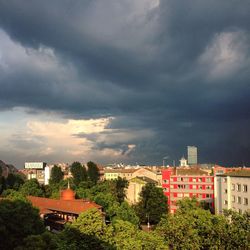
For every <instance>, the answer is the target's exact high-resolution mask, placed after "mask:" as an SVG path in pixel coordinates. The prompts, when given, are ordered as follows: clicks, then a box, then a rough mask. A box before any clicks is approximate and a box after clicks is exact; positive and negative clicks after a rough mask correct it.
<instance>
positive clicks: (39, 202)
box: [27, 196, 101, 214]
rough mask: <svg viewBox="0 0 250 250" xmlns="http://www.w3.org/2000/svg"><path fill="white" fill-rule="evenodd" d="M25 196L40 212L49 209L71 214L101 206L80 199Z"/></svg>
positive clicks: (46, 211)
mask: <svg viewBox="0 0 250 250" xmlns="http://www.w3.org/2000/svg"><path fill="white" fill-rule="evenodd" d="M27 198H28V200H29V201H30V202H31V203H32V205H33V206H34V207H37V208H39V210H40V213H48V212H49V211H60V212H65V213H71V214H80V213H82V212H84V211H86V210H88V209H91V208H97V209H100V208H101V206H99V205H97V204H96V203H94V202H91V201H85V200H82V199H78V200H54V199H49V198H42V197H36V196H28V197H27Z"/></svg>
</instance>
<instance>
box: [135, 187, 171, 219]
mask: <svg viewBox="0 0 250 250" xmlns="http://www.w3.org/2000/svg"><path fill="white" fill-rule="evenodd" d="M135 209H136V211H137V215H138V217H139V218H140V221H141V223H147V222H148V221H149V222H150V223H151V224H157V223H158V222H159V221H160V219H161V217H162V215H163V214H166V213H167V211H168V206H167V198H166V196H165V195H164V194H163V191H162V189H161V188H158V187H156V186H155V185H154V184H152V183H147V184H146V185H145V186H144V187H143V188H142V191H141V193H140V198H139V202H138V204H137V205H136V207H135Z"/></svg>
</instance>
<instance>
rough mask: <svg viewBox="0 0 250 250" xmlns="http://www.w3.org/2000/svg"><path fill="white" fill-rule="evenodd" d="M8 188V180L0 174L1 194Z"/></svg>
mask: <svg viewBox="0 0 250 250" xmlns="http://www.w3.org/2000/svg"><path fill="white" fill-rule="evenodd" d="M5 189H6V180H5V178H4V176H0V194H2V192H3V191H4V190H5Z"/></svg>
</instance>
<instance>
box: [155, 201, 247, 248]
mask: <svg viewBox="0 0 250 250" xmlns="http://www.w3.org/2000/svg"><path fill="white" fill-rule="evenodd" d="M179 206H180V208H179V209H178V210H177V212H176V213H175V214H174V215H172V214H168V215H166V216H164V217H163V218H162V219H161V222H160V223H159V225H158V226H157V228H156V232H157V233H158V234H159V235H161V236H163V237H164V240H165V242H166V243H167V244H168V245H169V247H170V248H171V249H176V250H178V249H180V250H181V249H248V247H249V246H250V214H249V213H245V214H244V215H240V214H238V213H236V212H233V211H225V214H224V215H213V214H211V212H210V211H208V210H204V209H203V208H201V206H200V205H199V203H198V202H197V200H195V199H193V200H188V199H184V200H181V201H179Z"/></svg>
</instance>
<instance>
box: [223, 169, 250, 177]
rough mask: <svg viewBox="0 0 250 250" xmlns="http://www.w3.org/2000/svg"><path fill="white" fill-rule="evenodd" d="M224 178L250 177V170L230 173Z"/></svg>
mask: <svg viewBox="0 0 250 250" xmlns="http://www.w3.org/2000/svg"><path fill="white" fill-rule="evenodd" d="M222 176H232V177H250V168H248V169H243V170H239V171H233V172H228V173H226V174H222Z"/></svg>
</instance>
